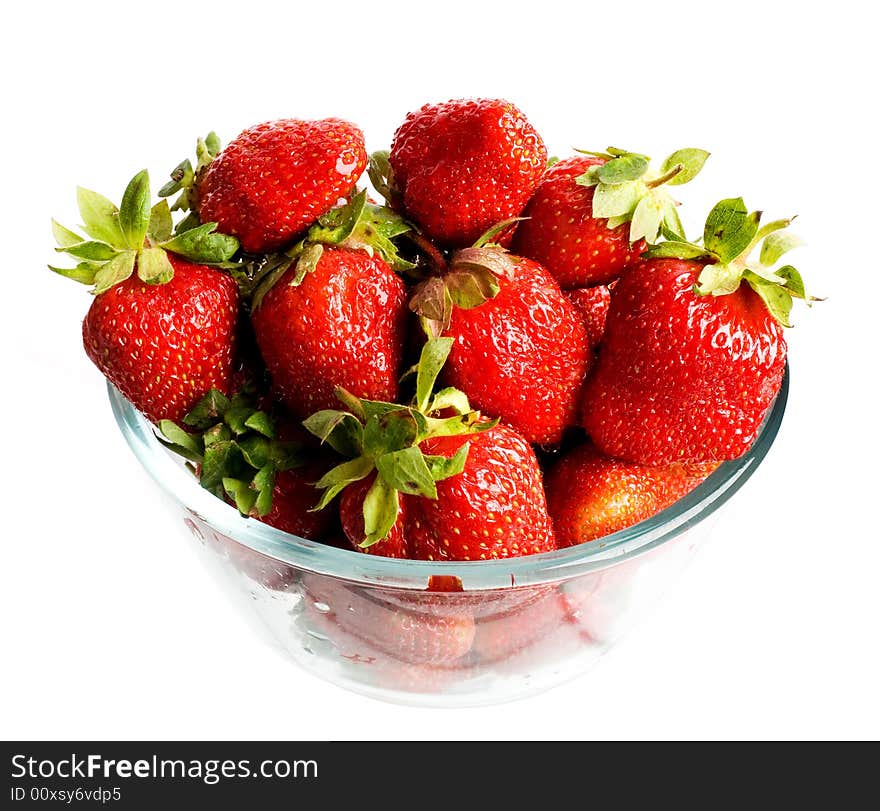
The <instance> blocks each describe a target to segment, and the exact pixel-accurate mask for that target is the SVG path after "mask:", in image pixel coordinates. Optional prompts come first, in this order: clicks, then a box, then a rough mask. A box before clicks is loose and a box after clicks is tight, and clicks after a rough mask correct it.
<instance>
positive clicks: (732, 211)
mask: <svg viewBox="0 0 880 811" xmlns="http://www.w3.org/2000/svg"><path fill="white" fill-rule="evenodd" d="M760 219H761V213H760V212H759V211H756V212H754V213H752V214H749V211H748V209H747V208H746V206H745V203H744V202H743V199H742V197H736V198H730V199H727V200H722V201H721V202H719V203H717V204H716V206H715V207H714V208H713V209H712V211H710V212H709V216H708V218H707V219H706V226H705V229H704V231H703V244H704V245H705V246H706V248H707V249H708V250H710V251H712V253H714V254H716V255H717V256H718V257H719V259H720V260H721V262H722V263H727V262H732V261H733V260H734V259H736V258H737V257H738V256H739V255H740V254H741V253H742V252H743V251H744V250H745V249H746V248H748V247H749V245H750V244H751V242H752V238H753V237H754V236H755V234H757V232H758V223H759V222H760Z"/></svg>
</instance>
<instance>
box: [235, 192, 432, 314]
mask: <svg viewBox="0 0 880 811" xmlns="http://www.w3.org/2000/svg"><path fill="white" fill-rule="evenodd" d="M409 230H410V226H409V225H408V224H407V223H406V222H405V221H404V220H403V219H402V218H401V217H400V216H398V215H397V214H395V213H394V212H393V211H392V210H391V209H389V208H386V207H385V206H378V205H375V204H374V203H370V202H369V201H368V200H367V191H366V189H362V190H361V191H359V192H358V193H357V194H355V195H353V196H352V197H351V199H350V200H349V201H348V202H347V203H345V205H342V206H339V207H337V208H333V209H331V210H330V211H328V212H327V213H326V214H324V215H323V216H322V217H320V218H319V219H318V221H317V222H316V223H315V224H314V225H313V226H312V227H311V228H310V229H309V231H308V233H307V234H306V236H305V237H304V238H303V239H302V240H300V241H299V242H297V243H296V244H295V245H294V246H293V247H292V248H290V249H288V250H287V251H285V252H284V253H279V254H273V255H271V256H268V257H259V258H256V259H255V260H254V261H253V262H252V263H251V264H250V266H249V267H248V268H246V269H245V272H244V273H242V274H241V275H240V277H239V284H240V286H241V288H242V292H243V294H244V295H245V296H246V297H247V296H250V298H251V301H252V307H253V308H256V307H259V305H260V302H261V301H262V300H263V298H264V297H265V295H266V293H268V292H269V290H271V289H272V288H273V287H274V286H275V285H276V284H277V283H278V281H279V280H280V279H281V277H282V276H284V275H285V274H286V273H287V271H288V270H289V269H290V268H294V273H293V274H292V275H291V278H290V282H289V283H290V284H292V285H294V286H297V285H300V284H302V282H303V280H304V279H305V277H306V275H307V274H308V273H310V272H311V271H313V270H314V269H315V268H316V267H317V265H318V261H319V260H320V258H321V255H322V253H323V251H324V246H325V245H326V246H334V247H337V248H348V249H349V250H355V251H363V252H364V253H366V254H368V255H370V256H374V255H376V254H378V255H379V256H380V257H381V258H382V259H383V260H384V261H385V262H386V263H387V264H388V265H389V266H390V267H391V269H392V270H394V271H397V272H399V273H402V272H405V271H408V270H411V269H412V268H413V267H415V266H414V265H413V264H412V262H408V261H407V260H405V259H404V258H403V257H402V256H401V255H400V254H399V253H398V250H397V246H396V245H395V243H394V240H395V239H396V238H397V237H399V236H401V235H403V234H405V233H407V232H408V231H409Z"/></svg>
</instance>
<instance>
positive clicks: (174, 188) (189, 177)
mask: <svg viewBox="0 0 880 811" xmlns="http://www.w3.org/2000/svg"><path fill="white" fill-rule="evenodd" d="M220 149H221V144H220V138H219V137H218V135H217V133H216V132H209V133H208V134H207V135H206V136H205V137H204V138H199V139H198V140H197V141H196V165H195V168H193V165H192V162H191V161H190V160H189V158H186V159H184V160H182V161H181V162H180V163H178V164H177V166H175V167H174V169H172V170H171V180H169V181H168V182H167V183H166V184H165V185H164V186H163V187H162V188H161V189H159V197H171V196H172V195H175V194H176V195H177V199H176V200H175V201H174V202H173V203H172V204H171V211H186V212H188V214H187V215H186V217H184V218H183V219H182V220H181V221H180V224H179V225H178V230H180V231H186V230H188V229H189V228H194V227H195V226H197V225H199V222H200V221H199V216H198V214H197V213H196V208H197V207H198V199H197V197H198V183H199V180H200V179H201V177H202V175H203V174H204V171H205V169H206V168H207V167H208V166H209V165H210V163H211V161H213V160H214V158H216V157H217V155H219V154H220Z"/></svg>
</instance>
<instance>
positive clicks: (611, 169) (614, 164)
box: [596, 152, 648, 184]
mask: <svg viewBox="0 0 880 811" xmlns="http://www.w3.org/2000/svg"><path fill="white" fill-rule="evenodd" d="M647 170H648V159H647V158H646V157H645V156H644V155H637V154H635V153H634V152H629V153H627V154H625V155H621V156H620V157H618V158H614V159H613V160H610V161H608V162H607V163H603V164H602V165H601V166H600V167H599V168H598V170H597V171H596V177H598V178H599V180H600V181H601V182H602V183H609V184H615V183H626V182H627V181H630V180H638V179H639V178H640V177H641V176H642V175H643V174H645V172H646V171H647Z"/></svg>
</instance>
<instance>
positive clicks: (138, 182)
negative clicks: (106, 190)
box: [119, 169, 150, 251]
mask: <svg viewBox="0 0 880 811" xmlns="http://www.w3.org/2000/svg"><path fill="white" fill-rule="evenodd" d="M149 223H150V176H149V174H148V173H147V170H146V169H144V170H142V171H140V172H138V173H137V174H136V175H135V176H134V177H133V178H132V179H131V181H130V182H129V184H128V186H126V188H125V192H123V195H122V205H121V206H120V207H119V227H120V228H121V229H122V236H123V237H124V238H125V242H126V244H127V245H128V247H129V248H131V249H132V250H135V251H136V250H139V249H140V248H142V247H143V246H144V239H145V237H146V236H147V226H148V225H149Z"/></svg>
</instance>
